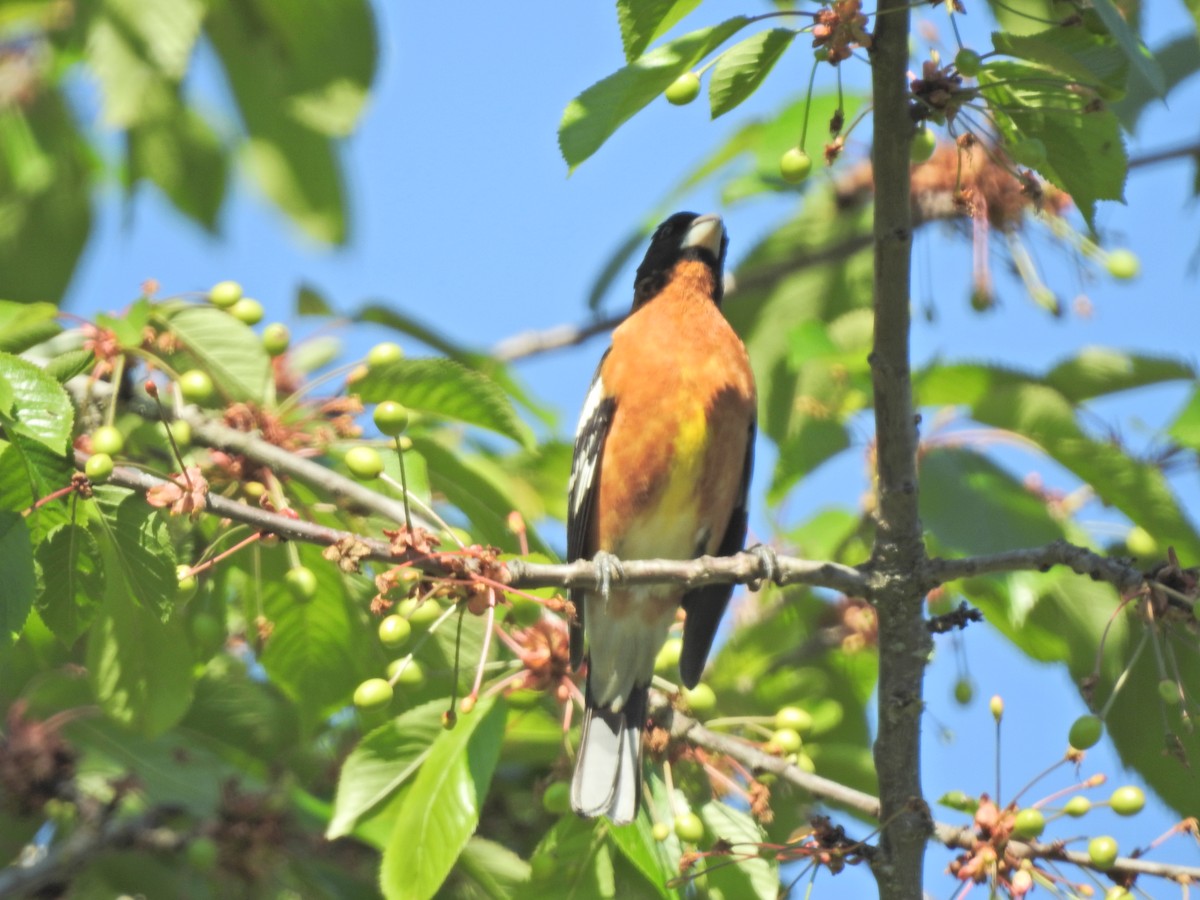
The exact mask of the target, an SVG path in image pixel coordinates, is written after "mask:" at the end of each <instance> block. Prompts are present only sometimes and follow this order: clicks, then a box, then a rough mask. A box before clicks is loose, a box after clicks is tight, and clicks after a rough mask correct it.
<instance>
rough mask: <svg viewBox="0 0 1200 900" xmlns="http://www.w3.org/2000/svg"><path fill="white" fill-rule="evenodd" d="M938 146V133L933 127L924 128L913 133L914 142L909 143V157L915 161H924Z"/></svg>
mask: <svg viewBox="0 0 1200 900" xmlns="http://www.w3.org/2000/svg"><path fill="white" fill-rule="evenodd" d="M936 148H937V135H935V134H934V133H933V129H932V128H922V129H921V130H920V131H918V132H917V133H916V134H914V135H913V139H912V143H911V144H910V145H909V148H908V153H909V159H911V160H912V161H913V162H914V163H923V162H925V161H926V160H927V159H929V157H931V156H933V151H934V150H935V149H936Z"/></svg>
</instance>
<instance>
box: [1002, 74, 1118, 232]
mask: <svg viewBox="0 0 1200 900" xmlns="http://www.w3.org/2000/svg"><path fill="white" fill-rule="evenodd" d="M979 85H980V92H981V93H982V94H983V96H984V97H985V98H986V99H987V101H988V104H989V107H990V108H991V109H992V112H993V118H994V121H995V122H996V123H997V125H998V126H999V128H1000V130H1001V132H1002V134H1003V136H1004V137H1005V139H1007V140H1009V141H1011V142H1013V143H1016V142H1018V141H1021V140H1026V139H1030V138H1037V139H1038V140H1040V141H1042V143H1043V144H1044V145H1045V147H1046V162H1045V163H1043V164H1041V165H1040V166H1039V167H1038V171H1039V172H1040V173H1041V174H1042V175H1044V176H1046V178H1047V179H1049V181H1050V182H1051V183H1052V184H1054V185H1055V186H1056V187H1059V188H1061V189H1062V190H1064V191H1066V192H1067V193H1068V194H1070V195H1071V199H1073V200H1074V201H1075V204H1076V205H1077V206H1078V207H1079V211H1080V212H1081V213H1083V216H1084V218H1085V219H1086V220H1087V222H1088V224H1089V225H1091V224H1092V223H1093V219H1094V214H1095V208H1096V201H1098V200H1122V201H1123V200H1124V197H1125V176H1126V172H1127V167H1128V159H1127V157H1126V155H1125V146H1124V143H1123V140H1122V137H1121V127H1120V123H1118V121H1117V117H1116V115H1115V114H1114V113H1113V112H1112V110H1110V109H1108V108H1107V107H1106V106H1104V105H1103V104H1102V103H1094V102H1092V101H1089V100H1088V99H1087V98H1086V97H1083V96H1081V95H1080V94H1078V93H1076V92H1074V91H1072V90H1070V89H1069V86H1068V83H1067V82H1065V81H1064V82H1061V83H1056V82H1055V80H1054V79H1053V78H1052V75H1051V73H1049V72H1048V71H1047V70H1046V69H1042V68H1038V67H1036V66H1028V65H1025V64H1022V63H1011V62H994V63H989V64H988V66H987V68H986V69H984V70H983V71H982V72H980V73H979Z"/></svg>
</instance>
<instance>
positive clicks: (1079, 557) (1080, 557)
mask: <svg viewBox="0 0 1200 900" xmlns="http://www.w3.org/2000/svg"><path fill="white" fill-rule="evenodd" d="M1053 566H1069V567H1070V568H1071V569H1072V570H1074V571H1075V572H1077V573H1078V574H1080V575H1087V576H1088V577H1089V578H1091V579H1092V580H1094V581H1106V582H1108V583H1109V584H1111V585H1112V586H1113V587H1115V588H1116V589H1117V590H1118V591H1119V592H1121V593H1122V594H1125V593H1129V592H1131V591H1136V590H1137V589H1139V588H1140V587H1141V586H1142V585H1143V584H1145V581H1146V576H1145V575H1144V574H1143V573H1142V572H1140V571H1139V570H1138V569H1136V568H1134V566H1132V565H1131V564H1129V563H1128V562H1126V561H1124V560H1120V559H1112V558H1110V557H1107V556H1101V555H1100V554H1099V553H1093V552H1092V551H1091V550H1088V549H1087V548H1086V547H1079V546H1076V545H1075V544H1069V543H1067V542H1066V541H1062V540H1060V541H1055V542H1054V543H1052V544H1047V545H1045V546H1044V547H1030V548H1028V549H1025V550H1008V551H1006V552H1004V553H996V554H993V555H991V556H969V557H966V558H964V559H931V560H929V561H928V562H927V563H926V564H925V574H926V576H927V577H928V578H929V581H930V582H931V583H933V584H945V583H946V582H948V581H957V580H959V579H960V578H972V577H974V576H976V575H992V574H996V573H999V572H1032V571H1038V572H1046V571H1049V570H1050V568H1051V567H1053Z"/></svg>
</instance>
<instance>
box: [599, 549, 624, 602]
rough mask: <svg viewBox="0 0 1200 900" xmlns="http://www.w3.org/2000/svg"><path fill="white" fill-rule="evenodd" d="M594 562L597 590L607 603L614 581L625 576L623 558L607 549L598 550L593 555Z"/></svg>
mask: <svg viewBox="0 0 1200 900" xmlns="http://www.w3.org/2000/svg"><path fill="white" fill-rule="evenodd" d="M592 562H593V563H594V564H595V566H596V590H598V591H599V592H600V596H601V597H603V598H604V602H605V603H607V602H608V596H609V594H610V593H611V592H612V584H613V582H614V581H620V580H621V579H622V578H624V577H625V568H624V567H623V566H622V565H621V560H619V559H617V558H616V557H615V556H614V555H613V554H611V553H608V552H607V551H605V550H600V551H598V552H597V553H596V555H595V556H593V557H592Z"/></svg>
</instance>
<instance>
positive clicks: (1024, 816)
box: [1012, 808, 1046, 841]
mask: <svg viewBox="0 0 1200 900" xmlns="http://www.w3.org/2000/svg"><path fill="white" fill-rule="evenodd" d="M1045 830H1046V817H1045V816H1044V815H1042V811H1041V810H1040V809H1032V808H1030V809H1022V810H1018V812H1017V814H1016V816H1014V817H1013V829H1012V833H1013V835H1014V836H1015V837H1017V838H1019V839H1020V840H1023V841H1031V840H1033V839H1034V838H1035V837H1037V836H1038V835H1040V834H1041V833H1042V832H1043V831H1045Z"/></svg>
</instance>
